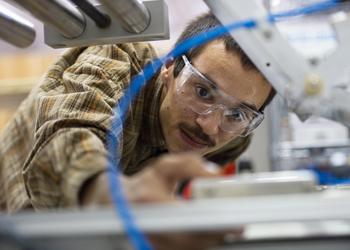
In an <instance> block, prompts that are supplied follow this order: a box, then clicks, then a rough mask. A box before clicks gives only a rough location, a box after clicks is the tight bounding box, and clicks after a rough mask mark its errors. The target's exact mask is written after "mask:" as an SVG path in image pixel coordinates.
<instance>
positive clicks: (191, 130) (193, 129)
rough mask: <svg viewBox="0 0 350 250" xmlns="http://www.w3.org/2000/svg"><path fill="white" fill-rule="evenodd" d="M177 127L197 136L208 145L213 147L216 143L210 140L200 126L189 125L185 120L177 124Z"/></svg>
mask: <svg viewBox="0 0 350 250" xmlns="http://www.w3.org/2000/svg"><path fill="white" fill-rule="evenodd" d="M179 127H180V128H181V129H183V130H185V131H186V132H187V133H189V134H191V135H193V136H195V137H197V138H199V139H200V140H201V141H203V142H204V143H205V144H207V145H208V146H210V147H214V146H215V144H216V143H215V142H214V140H212V139H211V138H210V137H209V136H208V135H207V134H206V133H204V132H203V130H202V128H201V127H199V126H196V127H192V126H191V125H189V124H187V123H185V122H181V123H180V124H179Z"/></svg>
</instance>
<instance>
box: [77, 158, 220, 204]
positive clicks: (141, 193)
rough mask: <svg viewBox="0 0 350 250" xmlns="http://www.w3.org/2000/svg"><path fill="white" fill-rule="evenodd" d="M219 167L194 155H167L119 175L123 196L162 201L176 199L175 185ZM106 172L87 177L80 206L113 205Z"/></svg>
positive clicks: (208, 174) (213, 173) (212, 173)
mask: <svg viewBox="0 0 350 250" xmlns="http://www.w3.org/2000/svg"><path fill="white" fill-rule="evenodd" d="M218 175H219V170H218V169H216V167H215V164H213V163H209V162H206V161H204V160H203V159H202V158H201V157H199V156H197V155H195V154H189V153H184V154H168V155H165V156H161V157H159V158H158V159H156V160H154V161H152V162H151V163H149V164H148V165H147V166H146V167H145V169H144V170H142V171H141V172H139V173H137V174H135V175H133V176H130V177H125V176H123V177H122V183H123V188H124V192H125V196H126V198H127V199H128V200H129V201H130V202H133V203H137V202H161V201H171V200H174V199H175V196H174V193H175V190H176V186H177V184H178V183H179V182H180V181H182V180H186V179H189V178H194V177H215V176H218ZM108 185H109V183H108V173H106V172H104V173H101V174H99V175H98V176H96V177H95V178H93V179H92V180H90V181H89V182H88V183H87V184H86V185H85V187H84V189H83V190H82V193H81V194H82V195H81V202H82V205H83V206H89V205H108V204H112V201H111V198H110V195H109V186H108Z"/></svg>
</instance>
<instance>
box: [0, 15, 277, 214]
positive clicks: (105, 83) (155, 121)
mask: <svg viewBox="0 0 350 250" xmlns="http://www.w3.org/2000/svg"><path fill="white" fill-rule="evenodd" d="M218 25H219V23H218V21H217V20H216V19H215V17H214V16H213V15H211V14H206V15H203V16H201V17H199V18H198V19H196V20H195V21H194V22H192V23H191V24H190V25H189V26H188V27H187V29H186V30H185V31H184V32H183V34H182V35H181V37H180V38H179V40H178V43H179V42H181V41H183V40H185V39H187V38H190V37H193V36H194V35H196V34H198V33H200V32H203V31H206V30H208V29H210V28H213V27H216V26H218ZM155 56H156V55H155V53H154V51H153V49H152V47H150V45H148V44H141V43H136V44H117V45H105V46H92V47H84V48H73V49H70V50H68V51H67V52H66V53H65V54H64V55H63V56H62V57H61V58H60V59H59V60H58V61H57V62H56V63H55V64H54V65H52V66H51V67H50V68H49V70H48V72H47V73H46V75H45V76H44V78H43V80H42V82H41V84H40V85H39V86H37V87H36V88H35V89H34V90H33V91H32V92H31V94H30V95H29V96H28V98H27V99H26V100H25V101H24V102H23V103H22V104H21V106H20V108H19V110H18V111H17V113H16V114H15V115H14V118H13V120H12V121H11V122H10V123H9V124H8V126H7V127H6V128H5V130H4V131H3V133H2V136H1V138H0V143H1V145H0V153H1V161H0V162H1V163H0V164H1V166H0V183H1V184H0V208H1V209H2V210H6V211H8V212H16V211H19V210H21V209H24V208H32V209H35V210H41V209H47V208H58V207H72V206H82V205H102V204H109V203H111V201H110V197H109V193H108V181H107V171H106V156H107V150H106V133H107V131H108V129H109V125H110V122H111V120H112V119H113V117H114V116H115V114H114V112H113V107H114V106H115V105H116V104H117V103H118V100H119V99H120V97H121V96H122V95H123V90H124V89H125V88H126V87H127V86H128V84H129V83H130V80H131V78H132V77H133V76H134V75H136V74H137V73H139V72H140V71H141V70H142V68H143V67H144V66H145V65H146V64H147V63H148V62H150V60H151V59H152V58H154V57H155ZM273 95H274V91H273V89H272V87H271V86H270V85H269V84H268V82H267V81H266V80H265V78H264V77H263V76H262V75H261V74H260V73H259V72H258V70H257V69H256V68H255V66H254V65H253V64H252V63H251V62H250V61H249V59H248V58H247V57H246V56H245V55H244V53H243V52H242V51H241V50H240V48H239V47H238V45H237V44H236V43H235V42H234V40H233V39H232V38H231V37H230V36H229V35H226V36H223V37H221V38H219V39H217V40H214V41H212V42H210V43H208V44H206V45H203V46H200V47H197V48H195V49H192V50H191V51H189V52H188V53H187V54H186V55H183V56H182V57H179V58H177V59H175V60H174V61H170V62H168V63H167V64H166V65H165V66H164V67H163V69H162V70H161V72H159V74H157V76H156V77H154V78H153V79H152V80H151V81H150V82H149V83H148V85H147V86H146V87H145V88H144V90H142V92H141V93H139V95H138V97H137V99H136V100H135V102H134V103H133V104H132V105H131V106H130V108H129V111H128V114H127V120H126V122H125V123H124V124H123V125H122V126H120V127H118V128H117V129H116V131H114V133H115V135H116V136H119V135H121V143H120V145H119V146H120V148H119V150H120V155H121V159H120V162H121V166H122V167H123V172H124V174H125V176H124V177H123V184H124V187H125V193H126V197H127V198H128V199H129V201H131V202H145V201H166V200H171V199H174V195H173V194H174V190H175V187H176V185H177V184H178V183H179V182H180V181H182V180H184V179H188V178H192V177H199V176H216V175H217V174H218V173H217V171H216V169H215V168H212V167H208V166H211V165H212V164H208V161H211V162H215V163H217V164H220V165H222V164H225V163H226V162H229V161H232V160H234V159H236V158H237V157H238V156H239V155H240V154H241V153H242V152H243V151H244V150H245V149H246V147H247V146H248V144H249V141H250V137H249V133H250V132H251V131H252V130H253V129H254V128H255V127H256V126H257V125H258V124H259V123H260V121H261V120H262V117H263V114H262V111H263V110H264V107H265V106H266V104H267V103H269V102H270V100H271V99H272V97H273ZM202 157H203V158H202Z"/></svg>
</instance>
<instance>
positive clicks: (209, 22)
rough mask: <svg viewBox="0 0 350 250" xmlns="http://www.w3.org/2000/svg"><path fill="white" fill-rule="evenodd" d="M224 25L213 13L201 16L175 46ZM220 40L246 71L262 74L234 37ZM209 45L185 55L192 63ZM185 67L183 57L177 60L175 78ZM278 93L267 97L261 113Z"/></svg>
mask: <svg viewBox="0 0 350 250" xmlns="http://www.w3.org/2000/svg"><path fill="white" fill-rule="evenodd" d="M221 25H222V24H221V23H220V21H219V20H218V19H217V18H216V17H215V16H214V15H213V14H212V13H211V12H208V13H206V14H204V15H201V16H199V17H198V18H196V19H195V20H193V21H192V22H191V23H189V24H188V25H187V27H186V28H185V30H184V31H183V32H182V34H181V35H180V37H179V38H178V40H177V41H176V43H175V46H177V45H178V44H180V43H182V42H183V41H185V40H187V39H190V38H192V37H195V36H196V35H198V34H200V33H202V32H206V31H208V30H210V29H213V28H215V27H218V26H221ZM217 39H218V40H222V41H223V42H224V44H225V48H226V50H227V51H229V52H233V53H235V54H236V55H238V56H239V58H240V61H241V63H242V66H243V68H244V69H246V70H254V71H257V72H259V73H260V71H259V70H258V69H257V67H256V66H255V65H254V63H253V62H252V61H251V60H250V59H249V57H248V56H247V55H246V54H245V53H244V51H243V50H242V49H241V47H240V46H239V45H238V44H237V42H236V41H235V40H234V39H233V37H232V36H231V35H230V34H229V33H225V34H224V35H222V36H220V37H218V38H217ZM206 45H207V44H201V45H199V46H197V47H194V48H192V49H191V50H189V51H188V52H187V53H186V54H185V55H186V56H187V58H188V59H189V60H190V61H191V60H192V59H194V58H195V57H196V56H197V55H199V54H200V52H201V51H202V50H203V49H204V47H205V46H206ZM184 66H185V64H184V62H183V60H182V59H181V57H179V58H177V59H175V62H174V77H175V78H176V77H177V76H178V75H179V74H180V72H181V70H182V69H183V67H184ZM275 94H276V91H275V90H274V88H272V90H271V91H270V93H269V96H268V97H267V99H266V101H265V102H264V104H263V105H262V106H261V108H260V111H263V110H264V109H265V107H266V105H267V104H269V103H270V102H271V100H272V99H273V97H274V96H275Z"/></svg>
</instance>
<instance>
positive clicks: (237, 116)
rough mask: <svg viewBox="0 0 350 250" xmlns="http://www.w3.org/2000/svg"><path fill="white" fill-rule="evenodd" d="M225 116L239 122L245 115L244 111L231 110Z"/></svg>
mask: <svg viewBox="0 0 350 250" xmlns="http://www.w3.org/2000/svg"><path fill="white" fill-rule="evenodd" d="M225 116H226V118H227V119H228V120H230V121H234V122H241V121H244V120H245V118H246V115H245V114H244V112H242V111H240V110H231V111H229V113H228V114H226V115H225Z"/></svg>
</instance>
